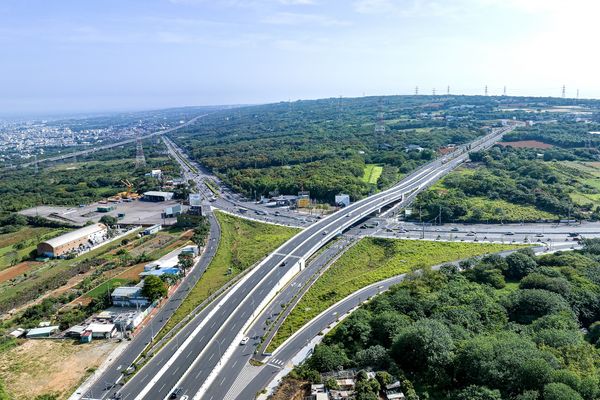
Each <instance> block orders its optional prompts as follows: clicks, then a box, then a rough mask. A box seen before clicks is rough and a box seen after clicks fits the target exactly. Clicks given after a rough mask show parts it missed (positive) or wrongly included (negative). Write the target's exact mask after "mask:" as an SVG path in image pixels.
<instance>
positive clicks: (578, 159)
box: [414, 130, 600, 222]
mask: <svg viewBox="0 0 600 400" xmlns="http://www.w3.org/2000/svg"><path fill="white" fill-rule="evenodd" d="M523 132H530V131H519V132H517V133H516V134H515V135H516V136H514V135H513V136H511V137H510V139H511V140H512V139H515V140H521V139H524V138H527V139H537V140H542V137H537V136H523V135H525V133H523ZM540 132H543V135H544V137H543V139H544V141H550V140H554V141H555V142H558V141H567V142H568V143H573V142H569V141H568V138H571V136H569V135H568V134H567V133H565V132H568V131H565V130H556V131H555V132H557V133H555V134H549V133H548V132H546V131H540ZM528 134H529V133H528ZM528 134H527V135H528ZM511 135H512V134H511ZM590 136H592V135H590V134H589V133H588V134H587V137H590ZM565 138H567V139H565ZM598 159H600V152H599V151H598V149H597V148H596V147H588V148H586V147H569V148H567V147H564V148H563V147H553V148H549V149H545V150H542V149H531V148H512V147H510V146H507V147H502V146H495V147H493V148H492V149H490V150H488V151H484V152H472V153H471V154H470V160H471V163H470V165H467V166H466V167H464V168H463V169H461V170H458V171H455V172H452V173H451V174H449V175H448V176H447V177H446V178H445V179H443V180H442V182H441V184H439V185H437V186H434V187H433V188H432V189H430V190H428V191H426V192H424V193H422V194H420V195H419V196H418V197H417V199H416V201H415V203H414V208H415V209H418V210H421V218H423V219H425V220H427V221H429V220H432V219H434V218H436V216H438V214H439V211H440V207H441V211H442V219H443V221H446V222H448V221H470V222H476V221H489V222H507V221H521V220H525V221H535V220H537V219H539V216H538V214H537V213H533V212H531V213H530V216H529V217H528V216H527V215H525V216H523V215H520V216H519V217H518V218H514V217H512V216H511V215H509V213H508V212H506V210H503V208H502V206H501V205H499V206H498V207H497V209H495V208H494V207H495V206H494V204H495V203H494V202H495V201H496V200H502V201H505V202H508V203H511V204H515V205H521V206H531V207H533V208H534V209H536V210H540V211H544V212H546V213H549V214H551V215H550V216H549V217H551V219H565V218H567V217H569V216H571V217H572V218H577V219H598V218H599V217H600V214H599V209H598V205H597V204H596V202H595V201H594V198H595V196H596V195H598V194H600V191H598V189H599V186H598V185H597V182H596V181H597V180H598V175H597V174H596V171H594V169H593V165H594V164H593V162H595V161H597V160H598ZM586 166H588V167H589V168H587V169H586V168H585V167H586ZM598 172H600V171H598ZM586 195H588V197H585V196H586ZM474 198H479V199H485V201H482V202H480V204H476V205H473V204H471V202H470V199H474ZM485 203H487V204H485ZM484 206H485V207H487V208H490V207H491V208H492V210H491V211H492V212H491V213H490V212H485V210H484V209H483V208H484Z"/></svg>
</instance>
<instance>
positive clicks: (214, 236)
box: [82, 214, 221, 399]
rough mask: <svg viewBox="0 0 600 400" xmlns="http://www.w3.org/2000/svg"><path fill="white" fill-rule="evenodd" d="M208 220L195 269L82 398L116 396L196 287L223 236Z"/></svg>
mask: <svg viewBox="0 0 600 400" xmlns="http://www.w3.org/2000/svg"><path fill="white" fill-rule="evenodd" d="M209 221H210V234H209V238H208V245H207V248H206V250H205V251H204V253H203V254H202V255H201V257H200V259H199V260H198V262H197V263H196V265H195V266H194V268H193V269H192V270H191V271H190V273H189V274H188V275H187V277H186V278H185V279H184V280H183V282H182V283H181V285H180V286H179V287H178V288H177V290H176V291H175V292H174V293H173V294H172V295H171V297H170V298H169V299H167V302H166V303H165V304H163V306H162V307H161V308H160V309H159V310H158V312H157V314H156V315H154V317H152V319H151V320H150V323H149V324H148V325H147V326H146V327H144V328H143V329H141V330H140V331H138V332H137V333H136V335H135V337H134V338H133V339H132V341H131V343H129V345H128V346H127V348H126V349H125V351H124V352H123V353H122V354H121V355H120V356H119V357H118V358H116V359H115V360H114V361H113V362H112V364H111V366H110V368H109V369H107V370H106V371H104V373H103V374H102V375H100V377H98V378H97V380H96V382H95V383H94V384H93V385H92V387H91V388H90V389H89V390H88V391H87V392H86V393H85V394H83V396H82V397H83V398H91V399H104V398H110V396H112V395H114V393H115V392H116V391H117V390H118V389H119V388H120V386H119V385H118V384H117V382H119V381H120V379H122V371H123V370H124V369H126V368H127V367H129V366H130V365H132V364H133V362H134V361H135V360H136V359H137V358H138V356H139V355H140V354H141V353H142V351H144V349H145V348H146V347H147V346H148V344H149V343H150V342H151V340H152V338H153V336H154V335H155V334H156V333H158V332H159V331H160V329H161V328H162V327H163V326H164V325H165V324H166V323H167V321H168V319H169V318H170V317H171V315H173V313H174V312H175V310H176V309H177V307H179V305H180V304H181V302H182V301H183V299H184V298H185V296H186V295H187V292H188V291H189V289H190V288H192V287H193V286H194V285H195V284H196V282H197V281H198V279H200V277H201V276H202V274H203V273H204V271H205V270H206V267H207V266H208V264H209V263H210V261H211V260H212V258H213V256H214V255H215V253H216V251H217V245H218V241H219V238H220V237H221V229H220V227H219V224H218V223H217V221H216V220H215V217H214V216H213V215H212V214H211V215H210V216H209ZM118 366H121V368H118Z"/></svg>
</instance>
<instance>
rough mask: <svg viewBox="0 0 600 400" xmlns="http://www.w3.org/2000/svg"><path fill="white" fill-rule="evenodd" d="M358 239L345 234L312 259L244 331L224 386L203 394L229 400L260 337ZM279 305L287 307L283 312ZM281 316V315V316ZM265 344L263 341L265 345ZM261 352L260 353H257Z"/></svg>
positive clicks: (279, 321)
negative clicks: (243, 340) (244, 341)
mask: <svg viewBox="0 0 600 400" xmlns="http://www.w3.org/2000/svg"><path fill="white" fill-rule="evenodd" d="M358 240H359V238H358V237H356V236H347V235H344V236H343V237H341V238H340V239H339V240H337V241H335V242H333V243H332V245H331V246H328V247H327V248H326V249H325V250H324V251H323V252H321V253H319V254H318V255H316V256H315V257H314V258H313V259H311V260H310V261H309V262H308V263H307V266H306V268H304V269H303V270H302V271H301V272H300V273H299V274H297V275H296V276H294V278H293V279H292V281H291V282H290V283H289V284H288V285H286V286H285V287H284V288H283V289H282V290H281V292H280V293H279V294H278V295H277V296H276V297H275V299H273V301H272V302H271V303H270V304H269V306H267V308H266V309H265V310H264V311H263V312H262V313H261V314H260V315H259V317H257V318H256V320H255V321H254V323H253V324H252V326H251V327H250V328H249V329H248V330H247V333H246V334H247V335H248V337H249V338H250V340H249V342H248V343H247V344H246V345H244V346H241V345H240V346H238V347H237V348H236V349H235V351H234V352H233V354H232V355H231V357H230V358H229V360H227V362H226V363H225V365H224V367H223V369H224V370H226V371H228V377H227V379H226V380H225V381H223V384H218V383H216V384H213V385H211V386H210V387H209V389H208V390H207V392H206V394H205V395H204V397H205V398H207V399H210V398H212V399H228V398H230V396H231V395H232V393H236V391H235V389H236V388H233V386H234V385H232V383H233V382H231V377H237V376H238V375H239V374H240V373H241V372H242V369H243V368H244V366H245V365H246V364H247V363H248V362H249V361H250V358H252V355H253V354H254V351H255V348H256V346H257V345H258V343H259V338H260V336H262V335H263V334H264V333H265V331H266V330H267V329H268V328H271V327H272V324H276V327H277V328H278V327H279V326H280V324H281V323H282V322H283V317H285V316H287V314H289V312H290V311H291V310H292V309H293V308H294V305H295V304H296V303H297V301H298V300H300V298H301V296H300V295H301V294H304V293H305V292H306V290H308V288H310V286H311V285H312V284H313V283H314V282H315V281H316V280H317V279H318V277H319V276H320V275H321V271H324V270H325V268H324V267H326V266H327V267H328V266H329V265H331V263H332V262H333V261H335V260H336V259H337V257H338V256H339V255H341V254H342V253H343V252H344V251H345V250H347V249H348V248H349V247H350V246H351V245H352V244H354V243H356V242H357V241H358ZM281 304H289V305H288V306H287V307H286V308H285V309H284V310H282V307H281ZM282 314H283V315H282ZM275 332H276V330H275V329H273V330H272V331H271V333H272V334H270V335H268V339H267V340H270V339H271V338H272V335H274V334H275ZM265 344H266V342H265ZM260 352H261V350H259V354H260Z"/></svg>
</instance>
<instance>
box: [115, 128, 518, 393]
mask: <svg viewBox="0 0 600 400" xmlns="http://www.w3.org/2000/svg"><path fill="white" fill-rule="evenodd" d="M508 130H510V128H502V129H497V130H494V131H493V133H492V134H490V135H488V136H486V137H484V138H482V139H479V140H478V141H476V142H474V143H473V144H472V150H477V149H480V148H484V147H488V146H491V145H492V144H493V143H495V142H496V141H497V140H498V139H499V138H500V137H501V136H502V134H503V133H505V132H506V131H508ZM467 156H468V154H467V152H466V150H464V151H463V148H459V149H458V150H457V151H456V152H454V153H453V154H451V155H448V156H446V157H444V158H441V159H438V160H435V161H433V162H432V163H430V164H427V165H426V166H424V167H422V168H420V169H418V170H417V171H415V172H414V173H412V174H411V175H409V176H407V177H406V178H405V179H404V180H403V181H401V182H400V183H399V184H397V185H396V186H394V187H392V188H390V189H388V190H386V191H383V192H380V193H378V194H375V195H373V196H370V197H368V198H366V199H363V200H361V201H358V202H356V203H354V204H351V205H350V206H348V207H346V208H344V209H342V210H340V211H338V212H336V213H335V214H332V215H330V216H328V217H326V218H324V219H321V220H319V221H317V222H315V223H314V224H313V225H311V226H309V227H307V228H306V229H304V230H303V231H302V232H300V233H298V234H297V235H296V236H294V237H293V238H292V239H290V240H289V241H288V242H286V243H285V244H284V245H282V246H281V247H280V248H279V249H277V250H276V251H275V252H273V253H272V254H271V255H269V256H268V257H267V258H266V259H265V260H263V262H261V264H259V265H258V266H257V267H255V268H254V269H253V270H252V271H251V272H250V273H248V274H247V275H246V277H245V278H244V279H243V280H242V281H240V282H239V283H238V284H237V285H236V286H235V287H233V288H232V289H231V290H230V291H229V293H228V294H227V295H226V296H224V298H223V299H221V301H219V302H218V303H217V304H216V305H215V307H214V308H213V310H212V311H211V312H210V313H209V314H208V315H207V316H206V318H204V319H202V320H198V319H194V320H193V321H192V322H191V323H190V325H189V326H188V327H189V328H190V329H192V328H193V331H192V333H190V334H189V335H188V334H182V335H178V336H180V337H181V340H180V341H179V343H181V344H180V346H179V348H178V350H177V351H175V352H174V353H171V354H170V357H169V359H168V361H166V362H165V361H164V358H163V357H159V355H161V353H162V352H159V354H158V355H157V356H155V357H154V358H153V359H151V360H150V361H149V362H148V364H147V365H146V366H145V367H144V369H142V370H141V371H140V372H139V373H138V374H136V376H135V377H134V378H133V379H132V380H131V381H129V382H128V383H127V384H126V385H125V386H124V387H123V388H122V390H121V391H120V392H119V393H120V395H121V398H122V399H129V400H130V399H143V398H156V399H164V398H167V397H168V396H169V394H170V393H171V391H172V390H173V389H174V388H176V387H181V388H182V389H183V391H184V393H187V394H188V395H190V396H194V398H204V397H203V394H204V393H205V392H206V391H207V390H208V388H209V387H210V386H211V385H213V384H216V385H220V386H222V385H224V384H225V381H226V380H227V379H228V378H230V376H229V374H228V373H224V374H219V373H220V371H221V368H222V367H223V365H224V363H225V362H226V360H225V359H224V358H228V356H229V354H230V353H231V352H233V351H234V350H235V349H236V348H237V346H238V343H239V340H240V339H241V338H242V337H243V336H244V331H245V330H246V328H248V327H249V325H250V324H251V323H252V319H253V318H254V317H255V316H256V315H255V314H256V313H257V311H260V310H262V309H263V308H264V307H265V306H266V305H267V304H268V303H269V301H270V300H271V299H272V298H273V297H274V295H275V294H276V292H277V290H279V289H281V288H282V287H283V286H285V284H286V283H287V281H288V280H289V279H290V278H291V277H293V275H295V274H296V273H297V272H299V271H300V270H301V269H302V268H304V261H305V260H306V259H307V258H308V257H309V256H310V255H312V254H314V253H315V252H316V251H317V250H318V249H319V248H321V247H322V246H323V245H325V244H326V243H327V242H329V241H330V240H331V239H333V238H334V237H335V236H337V235H338V234H340V233H341V232H342V231H344V230H345V229H347V228H349V227H350V226H352V225H353V224H355V223H357V222H358V221H360V220H362V219H364V218H367V217H368V216H369V215H370V214H372V213H373V212H376V211H379V210H380V209H381V208H382V207H383V206H385V205H387V204H390V203H394V202H397V201H401V200H402V199H404V196H405V195H414V193H416V192H417V191H419V190H422V189H424V188H426V187H427V186H429V185H431V184H432V183H434V182H435V181H437V180H438V179H440V178H441V177H442V176H443V175H444V174H446V173H447V172H449V171H450V170H452V169H453V168H455V167H456V166H457V165H459V164H460V163H462V162H463V161H464V160H465V159H466V157H467ZM159 361H160V365H156V364H157V363H158V362H159ZM159 367H160V368H159ZM146 368H148V370H151V371H155V370H157V371H158V372H156V373H151V374H146V373H145V370H146ZM145 376H149V377H150V378H148V380H145V381H144V380H142V378H143V377H145ZM231 378H235V377H231ZM150 394H151V397H148V396H150ZM207 398H208V399H210V397H207Z"/></svg>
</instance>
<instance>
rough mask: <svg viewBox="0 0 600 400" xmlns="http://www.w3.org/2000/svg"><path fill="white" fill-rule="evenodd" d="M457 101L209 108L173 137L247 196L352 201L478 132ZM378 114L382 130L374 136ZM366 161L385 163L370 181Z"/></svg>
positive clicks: (395, 99) (478, 122) (479, 123)
mask: <svg viewBox="0 0 600 400" xmlns="http://www.w3.org/2000/svg"><path fill="white" fill-rule="evenodd" d="M465 101H466V100H465ZM462 102H463V100H461V98H459V97H456V98H453V97H448V98H441V97H440V98H430V97H428V96H390V97H382V98H378V97H365V98H357V99H336V98H332V99H324V100H315V101H296V102H290V103H277V104H270V105H264V106H255V107H245V108H240V109H235V110H228V111H222V112H217V113H214V114H212V115H209V116H208V117H206V118H203V119H202V120H201V122H200V123H198V124H197V125H196V126H194V127H192V128H189V129H187V130H184V131H182V132H177V133H176V134H173V138H174V139H175V140H176V141H178V142H179V143H181V144H182V145H183V146H184V147H186V148H188V149H189V150H190V151H191V153H192V155H193V157H194V158H196V159H197V160H199V161H200V162H201V163H202V164H204V165H205V166H207V167H209V168H210V169H212V171H213V172H215V173H216V174H218V175H219V176H220V177H221V178H222V179H224V181H225V182H227V183H228V184H229V185H231V186H232V187H233V188H234V189H235V190H238V191H241V192H243V193H245V194H246V195H249V196H256V197H258V196H260V195H267V194H268V193H269V192H271V191H274V190H278V191H279V192H281V193H286V194H295V193H296V192H298V191H299V190H301V189H304V190H309V191H310V192H311V195H312V196H313V197H315V198H317V199H319V200H323V201H332V200H333V197H334V196H335V194H338V193H340V192H347V193H349V194H350V195H351V197H352V198H354V199H356V198H360V197H363V196H365V195H367V194H369V193H370V192H371V191H373V190H376V189H377V187H379V188H381V187H386V186H389V185H390V184H391V183H393V182H395V181H397V180H398V179H399V178H400V176H401V174H403V173H406V172H408V171H411V170H412V169H414V168H415V167H417V166H418V165H420V164H423V163H425V162H427V161H430V160H431V159H433V158H434V157H435V154H436V151H437V150H438V149H439V148H440V147H442V146H445V145H448V144H452V143H454V144H460V143H465V142H468V141H471V140H473V139H475V138H476V137H477V136H479V135H482V134H483V133H484V130H483V129H482V127H483V126H484V125H485V124H486V121H485V120H484V119H481V118H479V117H478V114H477V113H476V112H475V111H474V110H472V109H466V108H461V107H460V106H461V104H462ZM481 107H482V108H485V106H481ZM379 113H383V119H384V124H385V133H378V134H376V133H375V132H374V129H375V123H376V121H377V119H378V115H379ZM481 115H486V114H485V113H482V114H481ZM410 145H414V146H420V147H422V148H423V150H421V149H415V150H409V149H408V147H409V146H410ZM414 146H413V147H414ZM366 164H380V165H382V166H383V173H382V175H381V177H379V179H378V181H377V183H376V184H375V185H372V184H369V183H368V182H365V181H363V179H362V177H363V174H364V170H365V166H366Z"/></svg>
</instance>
